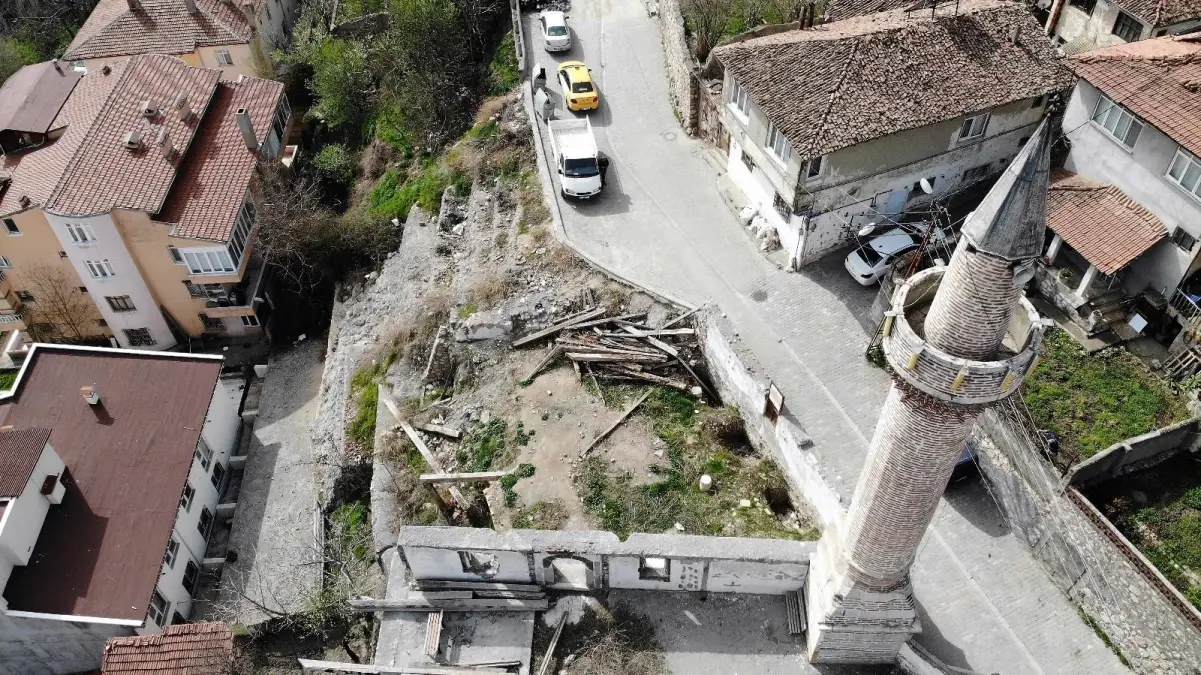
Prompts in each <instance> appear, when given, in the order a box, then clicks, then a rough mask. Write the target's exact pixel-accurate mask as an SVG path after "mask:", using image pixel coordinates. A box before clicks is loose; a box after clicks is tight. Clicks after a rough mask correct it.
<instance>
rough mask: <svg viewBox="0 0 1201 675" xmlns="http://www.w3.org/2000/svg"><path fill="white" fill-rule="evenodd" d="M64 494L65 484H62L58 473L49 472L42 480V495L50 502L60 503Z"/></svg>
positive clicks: (65, 491)
mask: <svg viewBox="0 0 1201 675" xmlns="http://www.w3.org/2000/svg"><path fill="white" fill-rule="evenodd" d="M66 494H67V486H66V485H63V481H62V478H61V477H59V476H58V475H56V474H50V475H48V476H46V480H44V481H42V496H43V497H45V498H46V501H48V502H50V503H51V504H62V503H63V496H64V495H66Z"/></svg>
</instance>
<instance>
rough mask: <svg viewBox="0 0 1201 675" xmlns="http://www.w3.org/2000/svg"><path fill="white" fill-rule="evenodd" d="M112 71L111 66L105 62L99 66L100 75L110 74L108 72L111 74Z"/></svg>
mask: <svg viewBox="0 0 1201 675" xmlns="http://www.w3.org/2000/svg"><path fill="white" fill-rule="evenodd" d="M112 72H113V67H112V66H110V65H108V64H107V63H106V64H104V65H103V66H101V67H100V74H101V75H110V74H112Z"/></svg>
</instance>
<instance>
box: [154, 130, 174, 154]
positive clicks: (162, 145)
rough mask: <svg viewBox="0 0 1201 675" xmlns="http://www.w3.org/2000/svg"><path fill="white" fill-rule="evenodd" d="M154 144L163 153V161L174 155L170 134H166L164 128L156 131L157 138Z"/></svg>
mask: <svg viewBox="0 0 1201 675" xmlns="http://www.w3.org/2000/svg"><path fill="white" fill-rule="evenodd" d="M154 142H155V143H156V144H157V145H158V149H159V150H161V151H162V152H163V159H171V156H172V155H174V154H175V144H174V143H172V142H171V134H169V133H167V130H166V129H165V128H164V129H159V130H158V137H157V138H155V141H154Z"/></svg>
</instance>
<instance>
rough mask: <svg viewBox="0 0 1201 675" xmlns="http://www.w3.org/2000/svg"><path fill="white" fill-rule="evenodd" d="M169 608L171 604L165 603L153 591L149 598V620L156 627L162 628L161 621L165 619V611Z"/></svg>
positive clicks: (163, 599) (160, 596)
mask: <svg viewBox="0 0 1201 675" xmlns="http://www.w3.org/2000/svg"><path fill="white" fill-rule="evenodd" d="M170 608H171V604H170V603H169V602H167V599H166V598H164V597H163V596H162V595H161V594H160V593H159V592H158V589H157V588H156V589H154V594H152V595H151V596H150V620H151V621H153V622H154V625H156V626H162V625H164V624H163V619H165V618H166V617H167V610H168V609H170Z"/></svg>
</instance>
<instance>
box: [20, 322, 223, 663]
mask: <svg viewBox="0 0 1201 675" xmlns="http://www.w3.org/2000/svg"><path fill="white" fill-rule="evenodd" d="M221 369H222V359H221V357H219V356H205V355H193V354H175V353H162V352H147V351H136V350H120V349H109V348H97V347H75V346H63V345H49V344H35V345H34V346H33V347H32V348H31V349H30V352H29V356H28V358H27V359H26V361H25V364H24V365H23V367H22V368H21V371H20V373H19V374H18V377H17V380H16V383H15V384H14V385H13V388H12V390H11V391H10V392H8V393H5V394H0V673H4V674H8V673H13V674H16V673H20V674H22V675H30V674H41V673H53V674H59V673H74V672H80V671H86V670H89V669H95V668H97V667H98V666H99V665H100V659H101V654H102V652H103V649H104V644H105V641H106V640H107V639H108V638H110V637H114V636H121V635H153V634H157V633H158V632H160V631H161V630H162V629H163V628H164V627H165V626H168V625H171V624H173V623H179V622H182V621H185V620H187V619H188V618H189V617H190V616H191V614H192V601H193V600H192V599H193V594H194V593H195V591H196V588H197V582H198V581H199V576H200V572H201V566H202V564H203V562H204V556H205V550H206V547H207V542H208V539H209V536H210V534H211V533H212V529H213V522H214V520H215V518H216V514H217V511H218V506H219V500H220V494H221V490H222V488H223V487H224V482H225V480H226V476H227V474H228V470H229V466H230V463H231V461H236V460H231V456H232V454H233V452H234V449H235V447H236V445H237V440H238V431H239V429H240V424H241V420H240V418H239V415H238V413H239V406H240V404H241V399H242V389H243V387H244V381H243V379H242V378H241V377H232V378H231V377H223V376H222V372H221ZM47 644H53V645H54V646H55V648H54V649H51V650H48V649H46V648H45V645H47Z"/></svg>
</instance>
